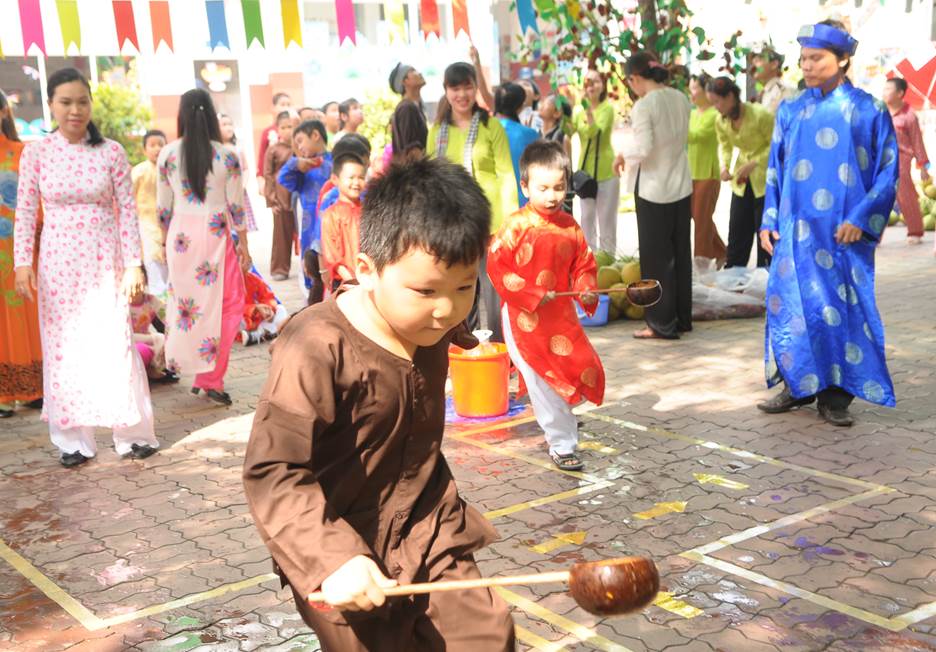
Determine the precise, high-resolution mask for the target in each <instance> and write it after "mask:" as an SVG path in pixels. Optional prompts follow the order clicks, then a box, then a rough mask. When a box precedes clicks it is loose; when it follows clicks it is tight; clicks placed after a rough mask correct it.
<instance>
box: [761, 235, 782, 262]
mask: <svg viewBox="0 0 936 652" xmlns="http://www.w3.org/2000/svg"><path fill="white" fill-rule="evenodd" d="M779 239H780V234H779V233H778V232H777V231H770V230H769V229H764V230H763V231H761V232H760V245H761V249H763V250H764V251H766V252H767V253H768V254H770V255H771V256H773V243H774V242H776V241H777V240H779Z"/></svg>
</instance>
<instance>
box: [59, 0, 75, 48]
mask: <svg viewBox="0 0 936 652" xmlns="http://www.w3.org/2000/svg"><path fill="white" fill-rule="evenodd" d="M55 6H56V8H57V9H58V17H59V26H61V28H62V47H63V52H64V53H65V54H66V55H67V54H68V47H69V46H70V45H71V44H72V43H74V44H75V47H76V48H78V51H79V52H80V51H81V23H80V22H78V0H55Z"/></svg>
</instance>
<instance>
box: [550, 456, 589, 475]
mask: <svg viewBox="0 0 936 652" xmlns="http://www.w3.org/2000/svg"><path fill="white" fill-rule="evenodd" d="M549 457H550V459H552V461H553V464H555V465H556V468H557V469H559V470H560V471H581V470H582V468H584V466H585V463H584V462H582V460H580V459H579V458H578V456H577V455H576V454H575V453H550V454H549Z"/></svg>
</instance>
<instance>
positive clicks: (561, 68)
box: [517, 0, 747, 97]
mask: <svg viewBox="0 0 936 652" xmlns="http://www.w3.org/2000/svg"><path fill="white" fill-rule="evenodd" d="M621 4H622V3H620V2H619V1H616V0H582V1H579V0H567V1H564V2H563V1H562V0H559V1H556V0H535V5H536V9H537V13H538V16H539V20H540V23H541V25H544V26H545V29H543V30H541V32H542V35H524V36H521V37H520V47H519V49H518V53H517V58H518V59H520V60H523V61H527V62H530V63H534V64H535V65H538V67H539V68H540V70H542V71H543V73H544V74H547V75H549V76H550V78H551V80H552V82H553V84H556V83H557V82H558V79H559V77H560V76H561V75H562V74H563V73H565V72H566V71H568V70H569V69H576V68H578V69H580V68H581V65H580V64H582V63H585V64H587V67H588V68H590V69H596V70H599V71H601V72H603V73H605V74H606V75H607V76H608V78H609V81H610V83H611V86H612V97H614V96H615V95H616V93H615V92H614V91H615V89H617V88H618V87H619V86H620V84H621V82H622V81H623V78H624V75H623V65H624V62H625V61H626V60H627V58H628V57H629V56H630V54H631V53H632V52H636V51H638V50H648V51H650V52H653V53H654V54H655V55H656V56H657V58H658V59H659V60H660V62H661V63H662V64H664V65H665V66H667V67H668V68H670V70H671V72H673V73H674V76H675V77H676V78H677V82H678V81H679V79H680V78H681V77H684V73H685V70H686V65H687V64H689V63H691V62H692V61H708V60H712V59H714V58H715V57H716V56H717V55H716V54H715V52H714V50H713V44H712V43H711V39H709V38H708V36H707V35H706V33H705V30H704V29H703V28H702V27H700V26H698V25H696V26H692V24H691V18H692V11H691V10H690V9H689V7H688V6H687V2H686V0H638V1H637V4H636V6H633V7H632V8H630V9H622V8H621ZM740 35H741V33H740V32H737V33H736V34H735V35H733V36H732V37H731V39H730V40H729V41H727V42H725V43H724V53H723V55H722V58H723V62H722V65H721V67H720V69H719V70H720V71H723V72H725V73H726V74H730V75H737V74H738V73H739V72H741V71H742V70H743V69H744V67H745V60H746V56H747V50H746V49H745V48H743V47H741V46H740V45H739V40H738V39H739V37H740Z"/></svg>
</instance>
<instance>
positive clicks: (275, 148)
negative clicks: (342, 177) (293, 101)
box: [263, 111, 297, 281]
mask: <svg viewBox="0 0 936 652" xmlns="http://www.w3.org/2000/svg"><path fill="white" fill-rule="evenodd" d="M296 121H297V118H296V116H295V115H294V114H293V113H291V112H289V111H283V112H282V113H280V114H279V115H278V116H276V135H277V139H278V140H277V141H276V142H275V143H273V144H272V145H270V146H269V147H268V148H267V150H266V155H265V156H264V159H263V180H264V181H263V194H264V197H265V198H266V203H267V206H269V207H270V208H271V209H273V247H272V249H271V251H270V274H272V276H273V279H274V280H276V281H285V280H286V279H287V278H288V277H289V267H290V263H291V262H292V248H293V238H294V237H295V234H296V216H295V214H293V211H292V196H291V193H290V192H289V191H288V190H286V188H284V187H283V186H281V185H280V184H278V183H277V182H276V177H277V175H278V174H279V171H280V168H281V167H283V165H284V164H285V163H286V161H288V160H289V158H290V157H291V156H292V155H293V151H292V146H291V145H290V143H291V142H292V132H293V127H295V123H296Z"/></svg>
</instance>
